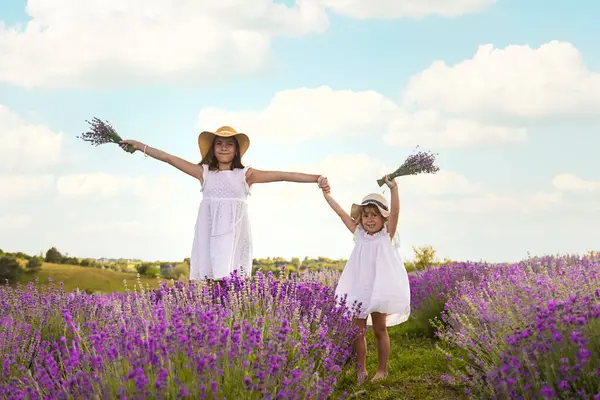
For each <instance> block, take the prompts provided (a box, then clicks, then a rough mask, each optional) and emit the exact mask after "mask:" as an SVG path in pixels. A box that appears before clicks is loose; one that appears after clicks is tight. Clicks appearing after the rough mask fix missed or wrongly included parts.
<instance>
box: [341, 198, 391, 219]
mask: <svg viewBox="0 0 600 400" xmlns="http://www.w3.org/2000/svg"><path fill="white" fill-rule="evenodd" d="M371 204H372V205H374V206H376V207H377V208H378V209H379V212H380V213H381V215H382V216H383V217H384V218H387V217H389V215H390V207H389V206H388V202H387V200H386V199H385V197H383V196H382V195H380V194H377V193H371V194H368V195H366V196H365V197H364V198H363V199H362V201H361V202H360V204H356V203H354V204H352V209H351V210H350V216H351V217H352V218H353V219H357V218H358V216H359V215H360V210H361V209H362V208H363V207H364V206H367V205H371Z"/></svg>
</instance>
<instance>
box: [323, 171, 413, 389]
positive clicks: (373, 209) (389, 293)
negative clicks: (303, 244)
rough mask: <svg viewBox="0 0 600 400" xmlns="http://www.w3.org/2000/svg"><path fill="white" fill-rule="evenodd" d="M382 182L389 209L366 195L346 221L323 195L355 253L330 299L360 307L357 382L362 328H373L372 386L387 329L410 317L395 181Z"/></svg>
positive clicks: (363, 355)
mask: <svg viewBox="0 0 600 400" xmlns="http://www.w3.org/2000/svg"><path fill="white" fill-rule="evenodd" d="M385 182H386V184H387V185H388V187H389V188H390V190H391V208H390V207H389V206H388V203H387V201H386V199H385V198H384V197H383V196H381V195H379V194H376V193H372V194H369V195H367V196H366V197H365V198H364V199H363V200H362V202H361V203H360V204H353V205H352V209H351V211H350V215H348V214H347V213H346V211H344V209H343V208H342V207H340V205H339V204H338V203H337V202H336V201H335V200H334V199H333V198H332V197H331V195H330V193H329V190H327V189H323V194H324V196H325V199H326V200H327V203H329V205H330V206H331V208H332V209H333V210H334V211H335V212H336V213H337V214H338V215H339V216H340V218H341V219H342V221H343V222H344V224H345V225H346V227H348V229H349V230H350V232H352V233H353V234H354V241H355V245H354V249H353V250H352V253H351V254H350V257H349V259H348V262H347V263H346V266H345V267H344V271H343V272H342V275H341V276H340V279H339V282H338V285H337V287H336V290H335V293H336V295H337V296H338V297H340V298H341V297H342V296H344V295H347V304H348V305H349V306H351V305H352V304H353V303H354V302H357V303H361V307H360V313H359V314H358V315H357V316H356V318H355V319H354V323H355V324H356V325H358V327H359V329H360V331H361V335H360V336H359V337H358V339H357V340H356V341H355V343H354V349H355V351H356V355H357V361H358V365H359V371H358V380H359V383H361V382H363V381H364V380H365V379H366V378H367V376H368V373H367V369H366V359H367V341H366V338H365V331H366V329H367V325H372V326H373V333H374V334H375V339H376V342H377V354H378V357H379V367H378V369H377V372H376V373H375V375H374V376H373V378H372V379H371V381H372V382H375V381H378V380H380V379H384V378H386V377H387V375H388V359H389V355H390V338H389V336H388V332H387V326H392V325H397V324H400V323H402V322H405V321H406V320H407V319H408V317H409V315H410V287H409V283H408V274H407V272H406V268H405V267H404V261H403V259H402V257H401V256H400V254H399V252H398V247H399V240H398V238H397V235H396V227H397V226H398V216H399V214H400V198H399V195H398V185H397V184H396V182H395V181H391V182H390V181H389V179H388V177H387V176H386V177H385Z"/></svg>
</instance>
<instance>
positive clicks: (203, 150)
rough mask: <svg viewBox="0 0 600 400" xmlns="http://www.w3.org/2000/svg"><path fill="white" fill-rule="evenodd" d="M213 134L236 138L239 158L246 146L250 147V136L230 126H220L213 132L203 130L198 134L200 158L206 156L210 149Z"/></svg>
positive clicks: (246, 148)
mask: <svg viewBox="0 0 600 400" xmlns="http://www.w3.org/2000/svg"><path fill="white" fill-rule="evenodd" d="M215 136H220V137H233V138H235V139H237V142H238V146H239V148H240V158H241V157H242V156H243V155H244V153H246V151H247V150H248V147H250V138H249V137H248V135H246V134H245V133H239V132H237V131H236V130H235V129H233V128H232V127H231V126H222V127H220V128H219V129H217V130H216V131H215V132H210V131H203V132H201V133H200V135H198V147H199V148H200V155H201V156H202V158H204V157H206V155H207V154H208V152H209V151H210V149H211V147H212V143H213V140H214V138H215Z"/></svg>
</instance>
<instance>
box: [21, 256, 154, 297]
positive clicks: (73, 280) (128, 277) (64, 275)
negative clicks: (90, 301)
mask: <svg viewBox="0 0 600 400" xmlns="http://www.w3.org/2000/svg"><path fill="white" fill-rule="evenodd" d="M48 277H51V278H52V281H53V282H55V283H58V282H63V283H64V288H65V290H66V291H71V290H73V289H76V288H79V289H80V290H86V291H88V292H106V293H109V292H120V291H124V290H125V285H124V284H123V281H124V280H125V281H127V286H128V287H129V289H133V286H134V285H135V284H136V283H137V276H136V274H135V273H130V272H116V271H112V270H110V269H98V268H86V267H80V266H76V265H64V264H51V263H44V264H43V265H42V270H41V271H40V272H38V273H36V274H23V276H22V278H21V280H20V282H21V283H26V282H29V281H33V280H35V279H36V278H38V279H39V281H40V283H41V284H47V283H48ZM140 280H141V282H142V283H143V284H144V285H146V284H148V285H150V286H151V287H158V279H155V278H149V277H145V276H142V277H140Z"/></svg>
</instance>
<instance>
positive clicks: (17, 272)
mask: <svg viewBox="0 0 600 400" xmlns="http://www.w3.org/2000/svg"><path fill="white" fill-rule="evenodd" d="M413 251H414V254H415V257H414V259H411V260H406V261H405V266H406V269H407V271H408V272H412V271H415V270H424V269H427V268H435V267H436V266H439V265H441V264H444V263H448V262H450V260H449V259H444V260H442V261H440V260H438V259H437V258H436V252H435V250H434V249H433V248H432V247H431V246H423V247H418V248H417V247H413ZM43 262H47V263H53V264H67V265H77V266H81V267H88V268H100V269H110V270H113V271H117V272H130V273H139V274H140V275H144V276H148V277H154V278H159V277H162V278H164V279H187V278H188V277H189V271H190V259H189V258H185V259H184V260H183V261H182V262H161V261H155V262H141V261H140V262H131V261H128V260H123V259H119V260H114V261H106V260H105V259H100V260H96V259H92V258H77V257H72V256H69V255H68V254H64V255H63V254H62V253H61V252H60V251H58V249H57V248H56V247H51V248H50V249H48V250H47V251H46V254H45V255H43V254H40V255H37V256H30V255H28V254H25V253H23V252H15V253H6V252H4V251H2V250H1V249H0V283H4V282H5V281H8V282H11V283H12V282H17V281H18V280H19V278H20V277H21V275H22V274H33V273H36V272H39V271H40V269H41V268H42V266H43ZM345 264H346V260H345V259H339V260H335V259H331V258H327V257H317V258H308V257H305V258H304V259H303V260H300V258H297V257H294V258H292V259H289V260H288V259H285V258H283V257H274V258H271V257H268V258H255V259H254V260H252V274H256V273H257V272H258V271H261V272H263V273H268V272H272V273H273V274H274V275H275V276H280V274H282V273H284V274H288V275H289V274H293V273H296V274H302V273H305V272H309V271H323V270H327V269H334V270H338V271H342V270H343V269H344V265H345Z"/></svg>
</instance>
